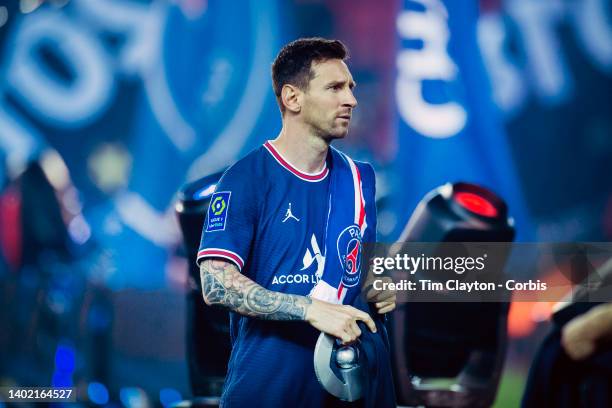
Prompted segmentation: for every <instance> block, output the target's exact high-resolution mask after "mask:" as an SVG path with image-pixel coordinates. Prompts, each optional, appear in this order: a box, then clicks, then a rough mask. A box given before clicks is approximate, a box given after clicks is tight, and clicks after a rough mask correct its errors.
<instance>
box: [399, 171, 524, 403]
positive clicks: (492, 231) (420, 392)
mask: <svg viewBox="0 0 612 408" xmlns="http://www.w3.org/2000/svg"><path fill="white" fill-rule="evenodd" d="M514 235H515V231H514V227H513V222H512V220H511V219H510V218H509V217H508V210H507V206H506V204H505V203H504V201H503V200H502V199H501V198H499V197H498V196H497V195H496V194H494V193H493V192H491V191H489V190H487V189H485V188H483V187H480V186H477V185H474V184H468V183H455V184H446V185H444V186H441V187H439V188H436V189H435V190H433V191H431V192H430V193H428V194H427V195H426V196H425V197H424V198H423V200H422V201H421V202H420V203H419V205H418V206H417V208H416V209H415V211H414V213H413V214H412V216H411V218H410V220H409V221H408V223H407V225H406V228H405V229H404V231H403V233H402V235H401V237H400V239H399V241H400V242H406V243H416V242H419V243H445V242H511V241H512V240H513V239H514ZM440 246H441V245H440ZM434 252H435V250H434ZM503 259H504V262H505V257H504V258H503ZM501 272H502V271H500V273H501ZM508 308H509V304H508V303H506V302H504V303H500V302H489V303H474V302H471V303H470V302H456V303H449V302H439V303H437V302H416V301H415V302H411V301H408V302H406V303H403V304H399V305H398V308H397V310H396V312H395V313H394V315H393V320H392V329H393V330H392V332H393V335H392V339H393V341H392V351H393V362H394V370H395V373H394V377H395V381H396V390H398V393H397V394H398V399H399V401H398V402H399V404H400V405H409V406H419V405H424V406H449V407H450V406H452V407H468V406H469V407H475V406H490V405H492V404H493V402H494V399H495V394H496V391H497V386H498V383H499V378H500V373H501V368H502V365H503V359H504V355H505V344H506V320H507V313H508Z"/></svg>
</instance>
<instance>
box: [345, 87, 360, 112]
mask: <svg viewBox="0 0 612 408" xmlns="http://www.w3.org/2000/svg"><path fill="white" fill-rule="evenodd" d="M343 105H344V106H350V107H351V108H354V107H355V106H357V99H356V98H355V95H353V91H351V90H350V89H349V90H347V91H346V96H345V99H344V103H343Z"/></svg>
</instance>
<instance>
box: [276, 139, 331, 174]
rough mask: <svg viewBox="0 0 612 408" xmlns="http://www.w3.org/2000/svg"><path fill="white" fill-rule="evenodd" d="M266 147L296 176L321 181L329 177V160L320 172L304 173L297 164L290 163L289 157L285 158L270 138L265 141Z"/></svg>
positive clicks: (278, 161) (279, 162)
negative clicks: (297, 167)
mask: <svg viewBox="0 0 612 408" xmlns="http://www.w3.org/2000/svg"><path fill="white" fill-rule="evenodd" d="M264 147H265V148H266V150H267V151H268V152H269V153H270V154H271V155H272V157H273V158H274V160H276V161H277V163H278V164H280V165H281V166H283V167H284V168H285V169H286V170H288V171H289V172H291V173H293V175H295V176H296V177H298V178H300V179H302V180H304V181H310V182H316V181H321V180H323V179H324V178H325V177H327V173H329V169H328V168H327V162H326V163H325V164H324V165H323V169H321V171H320V172H318V173H304V172H303V171H300V170H298V169H296V168H295V166H293V165H292V164H291V163H289V161H287V159H285V158H284V157H283V156H282V155H281V154H280V152H279V151H278V150H276V148H275V147H274V145H273V144H272V143H270V141H269V140H268V141H267V142H266V143H264Z"/></svg>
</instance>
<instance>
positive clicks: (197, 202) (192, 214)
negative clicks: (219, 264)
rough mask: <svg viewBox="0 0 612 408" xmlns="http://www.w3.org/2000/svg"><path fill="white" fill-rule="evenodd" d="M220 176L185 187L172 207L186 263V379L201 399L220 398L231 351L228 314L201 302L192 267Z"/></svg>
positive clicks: (217, 174) (196, 274)
mask: <svg viewBox="0 0 612 408" xmlns="http://www.w3.org/2000/svg"><path fill="white" fill-rule="evenodd" d="M222 174H223V172H219V173H215V174H212V175H209V176H206V177H203V178H201V179H199V180H196V181H194V182H191V183H189V184H187V185H185V186H184V187H183V188H182V189H181V190H180V192H179V194H178V201H177V203H176V206H175V210H176V213H177V216H178V219H179V224H180V226H181V231H182V233H183V240H184V244H185V250H186V252H187V258H188V260H189V285H190V290H189V291H188V293H187V313H188V315H187V336H186V340H187V361H188V365H189V379H190V383H191V391H192V393H193V395H194V396H201V397H214V396H219V395H221V391H222V388H223V381H224V379H225V374H226V371H227V362H228V360H229V356H230V351H231V346H230V338H229V315H228V312H227V310H225V309H221V308H219V307H211V306H207V305H206V304H205V303H204V299H203V297H202V285H201V281H200V271H199V269H198V266H197V264H196V258H197V252H198V249H199V246H200V238H201V235H202V227H203V225H204V221H205V218H206V211H207V210H208V205H209V204H210V198H211V196H212V194H213V193H214V190H215V187H216V185H217V183H218V182H219V179H220V178H221V175H222Z"/></svg>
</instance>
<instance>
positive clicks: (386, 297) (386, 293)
mask: <svg viewBox="0 0 612 408" xmlns="http://www.w3.org/2000/svg"><path fill="white" fill-rule="evenodd" d="M377 279H378V280H380V281H381V282H383V283H390V282H393V281H392V280H391V278H389V277H387V276H385V277H383V278H377ZM381 286H382V287H388V286H383V285H381ZM366 299H367V300H368V302H370V303H374V305H375V306H376V310H378V313H379V314H383V313H389V312H390V311H392V310H393V309H395V302H396V300H397V295H396V294H395V291H394V290H390V289H385V290H376V289H374V286H372V287H371V288H370V289H369V290H368V292H367V293H366Z"/></svg>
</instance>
